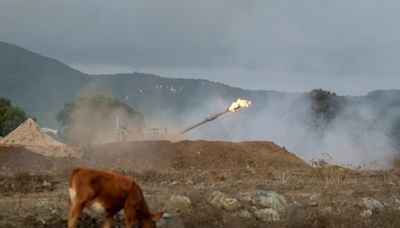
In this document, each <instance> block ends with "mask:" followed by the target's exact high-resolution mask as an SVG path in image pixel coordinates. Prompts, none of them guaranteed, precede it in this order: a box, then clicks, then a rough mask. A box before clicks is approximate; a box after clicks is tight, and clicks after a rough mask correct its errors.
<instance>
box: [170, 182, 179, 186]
mask: <svg viewBox="0 0 400 228" xmlns="http://www.w3.org/2000/svg"><path fill="white" fill-rule="evenodd" d="M177 184H178V182H177V181H172V182H171V184H170V185H171V186H175V185H177Z"/></svg>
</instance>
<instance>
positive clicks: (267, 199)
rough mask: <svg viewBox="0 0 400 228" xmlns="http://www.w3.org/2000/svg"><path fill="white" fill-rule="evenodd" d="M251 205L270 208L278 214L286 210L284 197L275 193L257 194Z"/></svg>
mask: <svg viewBox="0 0 400 228" xmlns="http://www.w3.org/2000/svg"><path fill="white" fill-rule="evenodd" d="M253 204H254V205H259V206H262V207H264V208H272V209H274V210H275V211H278V212H284V211H285V210H286V200H285V197H283V196H282V195H279V194H278V193H276V192H258V193H257V195H256V196H255V197H254V199H253Z"/></svg>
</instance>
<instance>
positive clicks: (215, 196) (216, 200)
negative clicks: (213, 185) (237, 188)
mask: <svg viewBox="0 0 400 228" xmlns="http://www.w3.org/2000/svg"><path fill="white" fill-rule="evenodd" d="M224 196H225V194H224V193H222V192H219V191H214V192H212V193H211V195H210V200H209V202H210V204H211V205H212V206H214V207H216V208H222V199H223V198H224Z"/></svg>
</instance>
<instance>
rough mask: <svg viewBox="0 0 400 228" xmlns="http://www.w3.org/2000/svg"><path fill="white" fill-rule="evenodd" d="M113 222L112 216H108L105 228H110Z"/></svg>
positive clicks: (104, 223) (104, 224) (105, 220)
mask: <svg viewBox="0 0 400 228" xmlns="http://www.w3.org/2000/svg"><path fill="white" fill-rule="evenodd" d="M112 221H113V216H112V215H107V216H106V218H105V219H104V222H103V228H110V227H111V224H112Z"/></svg>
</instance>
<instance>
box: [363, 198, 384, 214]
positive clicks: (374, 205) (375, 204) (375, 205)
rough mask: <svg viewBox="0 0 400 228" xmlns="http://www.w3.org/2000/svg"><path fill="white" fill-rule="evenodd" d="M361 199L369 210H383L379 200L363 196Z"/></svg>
mask: <svg viewBox="0 0 400 228" xmlns="http://www.w3.org/2000/svg"><path fill="white" fill-rule="evenodd" d="M361 201H362V204H363V205H364V207H366V208H367V209H368V210H371V211H375V210H383V208H384V207H383V205H382V203H381V202H379V201H378V200H376V199H373V198H369V197H364V198H362V199H361Z"/></svg>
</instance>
